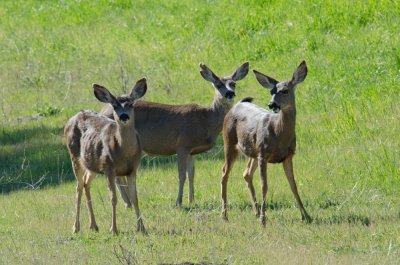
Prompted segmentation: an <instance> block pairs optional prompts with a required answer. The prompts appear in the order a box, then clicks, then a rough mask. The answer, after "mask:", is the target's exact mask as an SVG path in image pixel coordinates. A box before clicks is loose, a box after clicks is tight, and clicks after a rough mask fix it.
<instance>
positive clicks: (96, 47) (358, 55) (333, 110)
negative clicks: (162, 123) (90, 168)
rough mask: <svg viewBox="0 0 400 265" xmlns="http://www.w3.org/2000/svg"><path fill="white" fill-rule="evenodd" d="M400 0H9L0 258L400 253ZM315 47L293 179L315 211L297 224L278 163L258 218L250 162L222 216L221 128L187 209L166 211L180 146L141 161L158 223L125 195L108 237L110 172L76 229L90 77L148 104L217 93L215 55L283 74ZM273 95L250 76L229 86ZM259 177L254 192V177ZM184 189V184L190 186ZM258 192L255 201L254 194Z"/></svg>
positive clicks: (260, 97)
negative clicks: (137, 220)
mask: <svg viewBox="0 0 400 265" xmlns="http://www.w3.org/2000/svg"><path fill="white" fill-rule="evenodd" d="M399 14H400V5H399V3H397V2H396V1H389V0H386V1H368V2H367V1H352V2H349V1H325V2H321V1H291V2H284V1H273V0H271V1H256V0H254V1H211V0H210V1H152V2H150V1H132V2H130V1H122V0H114V1H111V0H110V1H105V0H103V1H3V2H2V3H1V4H0V69H1V71H0V115H1V118H0V190H1V192H2V195H0V207H1V212H0V237H1V240H0V263H5V264H21V263H22V264H25V263H35V264H36V263H39V264H42V263H64V264H71V263H90V264H116V263H118V262H119V261H118V257H120V256H121V255H124V256H125V258H126V259H129V258H130V259H131V263H132V264H135V263H136V264H157V263H163V262H164V263H182V262H185V261H191V262H202V261H204V262H209V263H213V264H271V263H272V264H276V263H283V264H284V263H289V264H304V263H311V264H321V263H326V264H377V263H379V264H397V263H399V262H400V258H398V257H400V230H399V225H400V199H399V198H400V189H399V187H400V154H399V150H400V140H399V139H400V138H399V136H398V134H399V132H400V125H399V124H400V123H399V120H400V107H399V102H400V89H399V81H400V36H399V32H400V26H399V25H400V15H399ZM303 59H305V60H306V61H307V64H308V67H309V75H308V76H307V79H306V80H305V82H304V83H302V84H301V85H300V86H299V87H298V89H297V92H296V93H297V113H298V115H297V139H298V149H297V155H296V156H295V162H294V163H295V175H296V180H297V183H298V186H299V190H300V193H301V196H302V199H303V201H304V203H305V205H306V208H307V210H308V211H309V213H310V214H311V216H312V217H313V218H314V222H313V223H312V224H310V225H306V224H304V223H302V222H301V221H300V213H299V211H298V209H297V208H296V207H295V202H294V199H293V196H292V194H291V192H290V189H289V185H288V183H287V181H286V179H285V177H284V174H283V170H282V168H281V166H279V165H271V166H269V171H268V176H269V179H268V181H269V192H268V202H269V207H268V209H267V216H268V223H267V227H266V228H265V229H262V228H261V227H260V225H259V222H258V221H257V220H256V219H255V217H254V216H253V215H252V212H251V209H250V208H251V207H250V198H249V195H248V191H247V188H246V185H245V183H244V181H243V180H242V172H243V170H244V167H245V160H244V158H243V157H242V158H241V159H240V160H239V161H238V163H237V164H236V165H235V167H234V170H233V172H232V174H231V177H230V181H229V185H228V200H229V207H230V208H229V216H230V222H229V223H225V222H223V221H222V220H221V218H220V216H219V213H220V199H219V196H220V195H219V182H220V174H221V167H222V163H223V153H222V146H223V143H222V140H221V139H219V141H218V144H217V146H216V148H215V149H214V150H213V151H212V152H210V153H206V154H202V155H200V156H199V157H198V158H197V164H196V179H195V189H196V192H195V198H196V204H195V205H194V206H193V207H192V208H188V207H187V198H185V204H184V205H185V207H184V208H183V209H175V208H174V207H173V205H174V202H175V199H176V193H177V185H178V183H177V169H176V161H175V157H168V158H149V157H145V158H144V159H143V161H142V168H141V170H140V172H139V173H140V175H139V178H138V189H139V201H140V205H141V210H142V213H143V215H144V222H145V225H146V227H147V229H148V231H149V235H148V236H143V235H140V234H137V233H136V232H135V229H134V215H133V213H132V212H131V211H127V210H125V209H124V208H123V206H122V203H119V204H118V207H117V208H118V215H117V224H118V225H119V229H120V231H121V234H120V235H119V236H116V237H113V236H111V234H110V233H109V232H108V228H109V224H110V221H111V220H110V219H111V205H110V202H109V200H108V192H107V188H106V183H105V182H106V181H105V180H104V177H101V176H99V177H98V178H99V179H98V180H96V181H94V183H93V186H94V187H93V192H92V193H93V207H94V210H95V214H96V217H97V220H98V223H99V226H100V232H99V233H91V232H89V231H88V224H87V219H88V218H87V212H86V209H85V207H84V206H83V207H82V210H83V211H82V215H83V216H82V219H81V220H82V221H81V222H82V230H83V231H82V232H81V233H80V234H78V235H72V233H71V231H72V224H73V219H74V185H75V183H74V176H73V174H72V170H71V165H70V161H69V159H68V153H67V150H66V148H65V146H63V142H62V130H63V126H64V124H65V123H66V121H67V120H68V118H69V117H71V116H72V115H74V114H75V113H76V112H77V111H79V110H80V109H94V110H100V108H101V107H102V105H101V103H99V102H98V101H97V100H96V99H95V98H94V97H93V92H92V90H91V84H92V83H94V82H96V83H100V84H103V85H105V86H106V87H108V88H109V89H110V90H111V91H112V92H115V93H124V92H127V91H129V90H130V88H131V86H132V85H133V84H134V83H135V81H136V80H137V79H139V78H140V77H142V76H146V77H147V79H148V84H149V89H148V93H147V94H146V96H145V99H146V100H151V101H158V102H164V103H171V104H178V103H188V102H196V103H199V104H201V105H204V106H207V105H210V103H211V100H212V94H213V89H212V87H211V86H210V84H209V83H208V82H206V81H205V80H204V79H203V78H202V77H201V76H200V75H199V67H198V64H199V63H200V62H203V63H206V64H207V65H208V66H209V67H210V68H211V69H213V70H214V71H215V72H216V73H217V74H221V75H228V74H231V73H232V72H233V71H234V70H235V69H236V68H237V67H238V66H239V65H240V64H241V63H243V62H244V61H250V66H251V68H252V69H257V70H259V71H261V72H263V73H266V74H268V75H270V76H272V77H274V78H276V79H278V80H282V79H288V78H290V76H291V74H292V73H293V71H294V69H295V68H296V66H297V65H298V64H299V63H300V62H301V60H303ZM246 96H252V97H255V101H256V103H258V104H260V105H261V106H265V107H266V104H267V103H268V101H269V93H268V92H267V91H265V90H264V89H262V88H261V86H259V85H258V83H257V82H256V80H255V78H254V77H253V75H252V73H250V74H249V76H248V77H247V78H246V79H245V80H243V81H241V82H239V83H238V88H237V98H238V99H240V98H243V97H246ZM255 182H256V189H257V191H258V195H259V194H260V187H259V177H258V174H257V177H256V180H255ZM186 190H187V187H186ZM258 197H259V196H258Z"/></svg>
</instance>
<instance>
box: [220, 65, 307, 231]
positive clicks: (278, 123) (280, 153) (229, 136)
mask: <svg viewBox="0 0 400 265" xmlns="http://www.w3.org/2000/svg"><path fill="white" fill-rule="evenodd" d="M254 74H255V76H256V78H257V80H258V82H259V83H260V84H261V85H262V86H263V87H265V88H268V89H271V91H270V93H271V96H272V99H271V101H270V103H269V104H268V106H269V108H270V109H272V110H273V111H274V112H273V113H272V112H268V111H266V110H265V109H263V108H261V107H259V106H257V105H255V104H252V103H251V100H252V99H251V98H247V99H244V100H242V101H241V102H239V103H238V104H236V105H235V106H233V108H232V109H231V110H230V111H229V112H228V114H227V115H226V117H225V120H224V128H223V137H224V154H225V163H224V166H223V170H222V180H221V196H222V216H223V218H224V219H226V220H228V216H227V209H226V206H227V196H226V189H227V182H228V178H229V172H230V171H231V169H232V166H233V163H234V161H235V159H236V157H237V155H238V149H240V150H241V151H242V152H243V153H244V154H245V155H246V156H248V157H250V159H249V161H248V164H247V168H246V170H245V171H244V173H243V177H244V179H245V181H246V182H247V186H248V188H249V191H250V196H251V199H252V206H253V211H254V213H255V214H256V216H257V217H260V219H261V222H262V224H263V225H265V223H266V217H265V210H266V195H267V189H268V188H267V163H283V169H284V171H285V174H286V177H287V179H288V181H289V184H290V187H291V189H292V192H293V194H294V197H295V198H296V201H297V204H298V206H299V208H300V212H301V216H302V219H303V220H305V221H307V222H310V221H311V218H310V216H309V215H308V213H307V212H306V210H305V209H304V206H303V203H302V201H301V199H300V196H299V193H298V191H297V186H296V182H295V180H294V174H293V165H292V158H293V155H294V153H295V149H296V132H295V124H296V106H295V87H296V85H297V84H299V83H301V82H302V81H303V80H304V79H305V78H306V76H307V66H306V62H305V61H303V62H302V63H301V64H300V65H299V66H298V68H297V69H296V71H295V72H294V74H293V77H292V79H291V80H290V81H283V82H278V81H276V80H275V79H273V78H271V77H268V76H266V75H264V74H262V73H260V72H257V71H255V70H254ZM257 164H258V166H259V170H260V175H261V187H262V204H261V212H260V208H259V206H258V205H257V200H256V195H255V190H254V186H253V174H254V171H255V170H256V168H257Z"/></svg>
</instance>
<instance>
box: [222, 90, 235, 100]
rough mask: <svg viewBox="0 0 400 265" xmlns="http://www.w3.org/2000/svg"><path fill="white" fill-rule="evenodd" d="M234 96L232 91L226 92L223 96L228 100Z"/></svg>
mask: <svg viewBox="0 0 400 265" xmlns="http://www.w3.org/2000/svg"><path fill="white" fill-rule="evenodd" d="M234 96H236V94H235V92H233V91H228V92H226V94H225V97H226V98H228V99H232V98H233V97H234Z"/></svg>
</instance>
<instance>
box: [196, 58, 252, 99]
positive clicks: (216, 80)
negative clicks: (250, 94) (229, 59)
mask: <svg viewBox="0 0 400 265" xmlns="http://www.w3.org/2000/svg"><path fill="white" fill-rule="evenodd" d="M200 68H201V70H200V74H201V75H202V76H203V78H204V79H205V80H207V81H209V82H211V83H212V84H213V86H214V88H215V89H216V90H218V92H219V93H220V94H221V96H222V97H224V98H226V99H227V100H229V101H233V99H234V98H235V96H236V94H235V89H236V81H239V80H242V79H243V78H244V77H245V76H246V75H247V73H248V72H249V63H248V62H246V63H244V64H242V65H241V66H239V68H238V69H237V70H236V71H235V72H234V73H233V74H232V75H230V76H227V77H223V78H220V77H218V76H217V75H216V74H214V72H213V71H211V69H210V68H208V67H207V66H206V65H204V64H200Z"/></svg>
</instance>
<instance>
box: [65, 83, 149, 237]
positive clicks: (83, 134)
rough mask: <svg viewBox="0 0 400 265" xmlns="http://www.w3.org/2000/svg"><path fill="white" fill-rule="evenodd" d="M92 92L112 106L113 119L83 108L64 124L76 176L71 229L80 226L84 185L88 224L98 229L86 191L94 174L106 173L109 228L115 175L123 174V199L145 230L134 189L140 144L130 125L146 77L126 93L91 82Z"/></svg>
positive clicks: (113, 200)
mask: <svg viewBox="0 0 400 265" xmlns="http://www.w3.org/2000/svg"><path fill="white" fill-rule="evenodd" d="M93 88H94V92H95V96H96V97H97V98H98V99H99V100H100V101H102V102H105V103H110V104H111V105H112V106H113V107H112V109H113V116H114V120H112V119H109V118H108V117H106V116H104V115H101V114H98V113H96V112H94V111H90V110H85V111H80V112H79V113H78V114H76V115H75V116H73V117H72V118H70V119H69V121H68V122H67V124H66V125H65V128H64V139H65V143H66V145H67V148H68V151H69V153H70V157H71V162H72V166H73V170H74V174H75V177H76V179H77V187H76V219H75V224H74V227H73V230H74V232H75V233H76V232H78V231H79V230H80V221H79V217H80V204H81V197H82V192H83V189H85V195H86V202H87V208H88V210H89V214H90V228H91V229H93V230H95V231H98V226H97V224H96V221H95V217H94V212H93V207H92V203H91V195H90V182H91V181H92V180H93V178H94V177H95V176H96V174H104V175H105V176H106V177H107V181H108V188H109V192H110V199H111V202H112V224H111V229H110V230H111V232H113V233H114V234H117V233H118V230H117V226H116V204H117V197H116V189H115V177H116V176H126V177H127V183H128V184H127V185H128V193H127V199H128V200H129V201H130V202H132V203H133V204H134V206H135V212H136V216H137V220H138V221H137V229H138V230H140V231H142V232H145V228H144V225H143V222H142V219H141V215H140V210H139V204H138V199H137V191H136V171H137V169H138V167H139V164H140V159H141V147H140V143H139V139H138V136H137V133H136V131H135V129H134V128H135V127H134V109H133V107H132V105H133V104H134V101H135V100H136V99H138V98H140V97H142V96H143V95H144V94H145V92H146V88H147V85H146V80H145V79H141V80H139V81H138V82H137V84H136V86H135V87H134V89H133V90H132V93H131V95H130V96H129V97H120V98H115V97H114V96H113V95H112V94H111V93H110V92H109V91H108V90H107V89H106V88H104V87H102V86H100V85H96V84H94V85H93Z"/></svg>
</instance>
